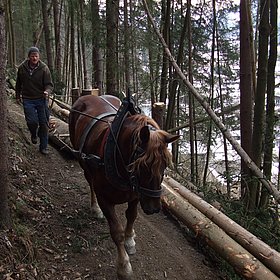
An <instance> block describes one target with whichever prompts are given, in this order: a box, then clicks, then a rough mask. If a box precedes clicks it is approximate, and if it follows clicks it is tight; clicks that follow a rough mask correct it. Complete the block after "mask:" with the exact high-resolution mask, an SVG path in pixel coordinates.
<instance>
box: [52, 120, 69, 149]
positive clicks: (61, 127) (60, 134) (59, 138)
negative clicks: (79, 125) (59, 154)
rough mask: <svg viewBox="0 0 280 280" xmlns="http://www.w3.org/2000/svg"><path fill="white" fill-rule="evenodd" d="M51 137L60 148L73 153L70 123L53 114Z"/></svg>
mask: <svg viewBox="0 0 280 280" xmlns="http://www.w3.org/2000/svg"><path fill="white" fill-rule="evenodd" d="M49 139H50V141H51V142H52V143H54V144H55V145H56V146H57V147H59V149H60V150H62V151H65V152H67V153H72V147H71V141H70V135H69V128H68V123H66V122H65V121H63V120H61V119H59V118H56V117H53V116H51V117H50V131H49Z"/></svg>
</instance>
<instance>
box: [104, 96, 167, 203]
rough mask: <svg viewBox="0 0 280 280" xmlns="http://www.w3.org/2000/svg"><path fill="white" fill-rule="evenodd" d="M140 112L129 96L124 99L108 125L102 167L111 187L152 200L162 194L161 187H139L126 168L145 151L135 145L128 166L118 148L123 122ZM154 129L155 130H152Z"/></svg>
mask: <svg viewBox="0 0 280 280" xmlns="http://www.w3.org/2000/svg"><path fill="white" fill-rule="evenodd" d="M140 113H141V111H140V109H139V108H138V107H136V106H135V104H134V101H133V100H132V99H131V98H130V95H129V94H128V96H127V97H126V98H124V100H123V102H122V104H121V106H120V108H119V109H118V112H117V114H116V116H115V117H114V120H113V122H112V123H111V124H110V133H109V135H108V138H107V141H106V145H105V151H104V167H105V173H106V177H107V179H108V181H109V182H110V183H111V184H112V185H117V186H118V188H119V189H121V190H132V191H135V192H138V193H139V194H141V195H145V196H148V197H152V198H159V197H160V196H161V193H162V187H161V185H160V189H158V190H153V189H149V188H145V187H143V186H141V185H140V183H139V180H138V176H137V174H135V172H134V171H130V170H129V168H128V166H129V165H131V164H132V163H133V162H134V161H136V160H137V159H139V158H140V157H141V156H143V155H144V153H145V150H144V149H143V148H142V147H140V146H139V144H138V143H137V144H136V145H134V150H133V151H132V153H131V157H130V159H129V162H128V164H126V163H125V161H124V159H123V156H122V153H121V150H120V147H119V145H118V137H119V133H120V130H121V128H122V125H123V122H124V120H125V119H126V118H127V117H128V116H131V115H136V114H140ZM152 129H155V128H152ZM117 158H119V159H120V160H121V162H122V164H123V166H124V168H125V170H126V172H127V178H128V179H125V178H124V177H123V176H122V175H121V174H120V172H119V170H118V167H117Z"/></svg>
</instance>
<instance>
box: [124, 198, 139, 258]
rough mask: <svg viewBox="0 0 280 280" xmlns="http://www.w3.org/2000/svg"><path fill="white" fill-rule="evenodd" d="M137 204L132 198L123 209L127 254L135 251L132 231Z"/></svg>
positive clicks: (133, 232)
mask: <svg viewBox="0 0 280 280" xmlns="http://www.w3.org/2000/svg"><path fill="white" fill-rule="evenodd" d="M137 204H138V200H134V201H132V202H129V203H128V207H127V209H126V211H125V216H126V220H127V223H126V228H125V249H126V251H127V253H128V254H129V255H133V254H135V253H136V247H135V240H134V238H135V231H134V227H133V225H134V222H135V220H136V217H137Z"/></svg>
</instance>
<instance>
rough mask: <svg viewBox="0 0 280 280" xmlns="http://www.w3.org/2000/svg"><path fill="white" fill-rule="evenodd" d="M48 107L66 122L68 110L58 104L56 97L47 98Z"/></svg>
mask: <svg viewBox="0 0 280 280" xmlns="http://www.w3.org/2000/svg"><path fill="white" fill-rule="evenodd" d="M49 108H50V110H51V111H52V112H53V113H54V114H55V115H56V116H58V117H59V118H61V119H63V120H64V121H66V122H68V118H69V113H70V111H69V110H68V109H65V108H62V107H61V106H59V105H58V104H57V101H56V99H53V98H49Z"/></svg>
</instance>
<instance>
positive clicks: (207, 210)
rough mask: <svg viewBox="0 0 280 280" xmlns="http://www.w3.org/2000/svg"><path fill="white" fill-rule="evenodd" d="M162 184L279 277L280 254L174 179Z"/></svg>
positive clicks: (167, 179) (167, 178)
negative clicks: (182, 198)
mask: <svg viewBox="0 0 280 280" xmlns="http://www.w3.org/2000/svg"><path fill="white" fill-rule="evenodd" d="M163 182H164V184H166V185H167V186H168V187H170V188H172V189H173V190H174V191H176V192H178V193H179V194H180V195H181V196H182V197H184V199H186V200H187V201H188V202H189V203H190V204H192V205H193V207H195V208H196V209H198V210H199V211H200V212H201V213H202V214H204V215H205V216H206V217H207V218H209V219H210V220H211V221H212V222H214V223H215V224H216V225H217V226H219V227H220V228H221V229H222V230H224V231H225V232H226V233H227V234H228V235H229V236H230V237H231V238H232V239H234V240H235V241H236V242H238V243H239V244H240V245H241V246H242V247H244V248H245V249H246V250H248V251H249V252H250V253H251V254H252V255H254V256H255V257H256V258H257V259H258V260H260V261H261V262H262V263H263V264H264V265H265V266H266V267H268V268H269V269H270V270H271V271H272V272H273V273H275V274H276V275H277V276H278V277H280V266H279V263H280V253H278V252H277V251H276V250H274V249H273V248H271V247H270V246H269V245H267V244H266V243H264V242H263V241H261V240H260V239H258V238H257V237H256V236H254V235H253V234H252V233H250V232H249V231H247V230H246V229H244V228H243V227H241V226H240V225H239V224H238V223H236V222H234V221H233V220H231V219H230V218H229V217H227V216H226V215H225V214H223V213H222V212H221V211H219V210H217V209H216V208H215V207H213V206H212V205H210V204H209V203H207V202H206V201H204V200H203V199H202V198H200V197H199V196H197V195H196V194H194V193H192V192H191V191H189V190H188V189H187V188H186V187H184V186H182V185H181V184H179V183H178V182H177V181H175V180H174V179H172V178H170V177H166V178H164V180H163ZM187 184H188V187H190V188H192V187H194V186H193V185H192V184H191V183H190V182H188V183H187Z"/></svg>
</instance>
